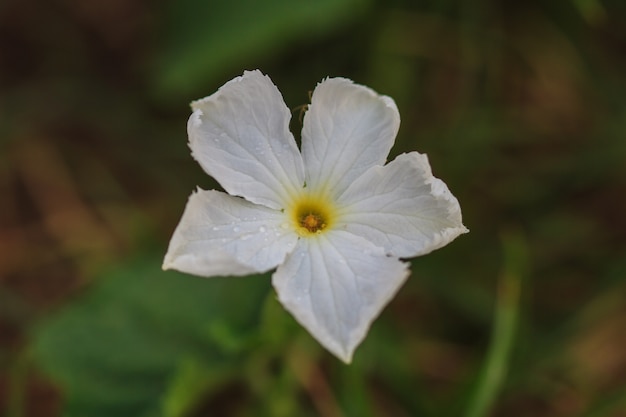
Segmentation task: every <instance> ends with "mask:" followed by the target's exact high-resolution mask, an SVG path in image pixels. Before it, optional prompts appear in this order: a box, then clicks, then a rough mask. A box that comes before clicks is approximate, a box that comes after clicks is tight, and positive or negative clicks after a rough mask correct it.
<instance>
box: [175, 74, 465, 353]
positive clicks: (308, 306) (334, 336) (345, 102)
mask: <svg viewBox="0 0 626 417" xmlns="http://www.w3.org/2000/svg"><path fill="white" fill-rule="evenodd" d="M191 107H192V109H193V113H192V115H191V117H190V118H189V122H188V125H187V129H188V134H189V146H190V148H191V150H192V155H193V157H194V158H195V159H196V160H197V161H198V162H199V163H200V165H201V166H202V168H203V169H204V170H205V171H206V172H207V173H208V174H209V175H210V176H212V177H213V178H215V179H216V180H217V181H218V182H219V183H220V185H221V186H222V187H223V188H224V190H225V191H226V192H225V193H224V192H221V191H216V190H208V191H204V190H200V189H198V190H197V191H196V192H195V193H193V194H192V195H191V197H190V198H189V201H188V203H187V207H186V208H185V211H184V214H183V216H182V219H181V220H180V223H179V225H178V226H177V228H176V230H175V232H174V235H173V236H172V240H171V242H170V245H169V249H168V251H167V254H166V255H165V260H164V263H163V268H164V269H170V268H171V269H176V270H179V271H182V272H187V273H190V274H195V275H200V276H205V277H211V276H223V275H247V274H251V273H260V272H266V271H270V270H272V269H274V268H276V271H275V272H274V274H273V276H272V284H273V286H274V288H275V290H276V292H277V294H278V299H279V300H280V302H281V303H282V305H283V306H284V307H285V308H286V309H287V310H288V311H289V312H291V314H293V316H294V317H295V318H296V320H297V321H298V322H299V323H300V324H302V325H303V326H304V327H305V328H306V329H307V330H308V331H309V332H310V333H311V334H312V335H313V337H315V338H316V339H317V340H318V341H319V342H320V343H321V344H322V345H323V346H324V347H326V348H327V349H328V350H329V351H330V352H332V353H333V354H335V355H336V356H337V357H339V358H340V359H342V360H343V361H345V362H350V361H351V359H352V354H353V352H354V350H355V348H356V347H357V345H358V344H359V343H361V341H362V340H363V339H364V338H365V335H366V334H367V331H368V329H369V326H370V324H371V323H372V321H373V320H374V319H375V318H376V316H378V314H379V313H380V312H381V310H382V309H383V307H384V306H385V305H386V304H387V303H388V302H389V300H390V299H391V298H392V297H393V295H394V294H395V293H396V291H398V289H399V288H400V286H401V285H402V284H403V282H404V281H405V279H406V278H407V276H408V275H409V270H408V264H407V263H405V262H402V261H401V260H400V258H409V257H414V256H418V255H423V254H426V253H428V252H431V251H432V250H434V249H437V248H440V247H442V246H444V245H446V244H448V243H449V242H451V241H452V240H453V239H455V238H456V237H457V236H458V235H460V234H462V233H465V232H467V229H466V228H465V227H464V226H463V224H462V221H461V210H460V207H459V203H458V201H457V200H456V198H455V197H454V196H453V195H452V194H451V193H450V191H448V188H447V187H446V185H445V184H444V183H443V182H442V181H440V180H439V179H437V178H435V177H433V176H432V174H431V170H430V166H429V163H428V159H427V158H426V155H422V154H419V153H417V152H410V153H408V154H402V155H400V156H398V157H397V158H396V159H395V160H394V161H392V162H390V163H388V164H385V161H386V157H387V155H388V153H389V150H390V149H391V147H392V145H393V143H394V140H395V136H396V133H397V131H398V127H399V125H400V116H399V114H398V109H397V107H396V105H395V103H394V101H393V100H392V99H391V98H389V97H386V96H380V95H378V94H376V93H375V92H374V91H372V90H371V89H369V88H367V87H364V86H360V85H356V84H353V83H352V81H350V80H348V79H345V78H328V79H325V80H323V81H322V82H320V83H319V84H318V85H317V87H316V88H315V91H314V92H313V95H312V98H311V104H310V106H309V108H308V111H307V112H306V114H305V116H304V121H303V129H302V144H301V148H302V149H301V151H300V150H299V149H298V146H297V144H296V141H295V140H294V137H293V135H292V134H291V132H290V131H289V121H290V119H291V113H290V111H289V109H288V108H287V106H286V105H285V103H284V102H283V99H282V96H281V94H280V92H279V91H278V89H277V88H276V86H275V85H274V84H273V83H272V81H271V80H270V78H269V77H267V76H265V75H263V74H262V73H261V72H260V71H258V70H257V71H246V72H245V73H244V74H243V76H240V77H237V78H235V79H233V80H231V81H229V82H227V83H226V84H225V85H224V86H222V87H221V88H220V89H219V90H218V91H217V92H216V93H215V94H213V95H211V96H209V97H206V98H204V99H201V100H198V101H195V102H193V103H192V104H191Z"/></svg>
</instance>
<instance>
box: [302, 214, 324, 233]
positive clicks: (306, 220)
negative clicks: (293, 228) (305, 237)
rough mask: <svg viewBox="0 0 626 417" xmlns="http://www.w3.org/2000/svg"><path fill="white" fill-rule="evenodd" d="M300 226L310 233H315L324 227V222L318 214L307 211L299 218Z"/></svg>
mask: <svg viewBox="0 0 626 417" xmlns="http://www.w3.org/2000/svg"><path fill="white" fill-rule="evenodd" d="M300 226H302V227H304V228H305V229H306V230H308V231H309V232H311V233H316V232H318V231H321V230H323V229H324V228H325V227H326V223H325V222H324V219H323V218H322V216H320V215H319V214H316V213H309V214H307V215H305V216H304V217H302V218H301V219H300Z"/></svg>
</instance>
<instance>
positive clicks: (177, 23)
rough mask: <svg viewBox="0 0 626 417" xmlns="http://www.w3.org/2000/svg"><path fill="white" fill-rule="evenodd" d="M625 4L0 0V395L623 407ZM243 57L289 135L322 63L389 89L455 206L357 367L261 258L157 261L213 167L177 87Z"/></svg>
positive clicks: (216, 408) (406, 133) (499, 408)
mask: <svg viewBox="0 0 626 417" xmlns="http://www.w3.org/2000/svg"><path fill="white" fill-rule="evenodd" d="M624 19H626V4H625V3H624V2H623V1H621V0H572V1H560V2H555V1H550V0H531V1H525V2H521V1H520V2H498V1H495V0H482V1H478V2H463V1H459V0H421V1H408V0H407V1H403V0H393V1H389V2H383V1H374V0H372V1H369V0H339V1H331V0H322V1H316V2H311V1H304V0H302V1H293V0H292V1H283V0H268V1H266V2H254V1H244V0H237V1H230V2H219V1H199V0H184V1H179V2H175V1H169V2H161V3H150V2H146V1H140V0H137V1H126V0H108V1H90V2H81V1H75V0H25V1H19V2H18V1H16V0H9V1H5V2H2V3H0V190H1V192H2V194H1V195H2V203H1V204H0V254H2V255H0V414H3V415H7V416H9V417H20V416H61V415H63V416H78V415H89V416H98V415H116V416H124V415H136V416H142V415H143V416H159V415H161V416H166V417H170V416H181V417H182V416H189V417H192V416H205V415H225V416H246V415H255V416H278V417H280V416H294V415H298V416H314V415H320V416H324V417H327V416H330V417H341V416H346V417H348V416H364V417H374V416H388V415H392V416H399V417H402V416H415V415H419V416H444V417H445V416H451V417H452V416H455V417H456V416H459V415H468V416H479V415H484V416H487V415H490V416H507V417H510V416H528V415H533V416H540V417H541V416H546V417H547V416H550V417H564V416H581V417H583V416H584V417H616V416H624V415H626V350H625V349H624V346H626V326H625V325H624V317H626V302H625V301H624V300H626V220H625V217H624V213H625V212H626V164H625V161H626V53H625V51H626V30H625V28H624V24H623V22H624ZM254 68H260V69H261V70H263V71H264V72H265V73H267V74H269V75H270V76H271V77H272V79H273V80H274V82H275V83H276V84H277V85H278V87H279V89H280V90H281V92H282V93H283V95H284V98H285V100H286V102H287V104H288V105H289V106H290V107H291V108H292V109H294V113H293V114H294V117H293V121H292V128H293V130H294V132H296V134H297V132H298V131H299V129H300V127H301V122H300V121H299V117H298V116H299V108H300V106H301V105H302V104H305V103H306V102H307V101H308V95H307V93H308V92H309V91H311V90H312V89H313V88H314V86H315V84H316V83H317V82H318V81H319V80H321V79H322V78H324V77H326V76H345V77H349V78H352V79H354V80H355V81H356V82H358V83H361V84H365V85H368V86H370V87H372V88H374V89H375V90H377V91H379V92H380V93H384V94H387V95H390V96H392V97H393V98H394V99H395V100H396V102H397V104H398V107H399V109H400V113H401V116H402V125H401V128H400V133H399V136H398V139H397V142H396V146H395V147H394V149H393V150H392V157H393V156H395V155H397V154H399V153H401V152H404V151H409V150H418V151H420V152H426V153H428V155H429V158H430V161H431V164H432V166H433V170H434V172H435V174H436V175H437V176H438V177H440V178H442V179H444V180H445V182H446V183H447V184H448V185H449V187H450V188H451V190H452V191H453V193H454V194H455V195H456V196H457V197H458V198H459V200H460V202H461V207H462V209H463V213H464V222H465V224H466V225H467V226H468V227H469V228H470V230H471V233H470V234H468V235H464V236H462V237H461V238H460V239H459V240H458V241H455V242H454V243H453V244H451V245H450V246H448V247H446V248H444V249H441V250H439V251H437V252H435V253H433V254H430V255H428V256H425V257H422V258H417V259H414V260H412V271H413V277H412V278H411V279H410V280H409V282H407V284H406V285H405V286H404V288H403V289H402V290H401V291H400V292H399V294H398V295H397V297H396V298H395V299H394V300H393V301H392V303H391V304H390V305H389V306H388V308H387V309H386V310H385V311H384V313H383V314H382V316H381V317H380V319H379V320H377V321H376V322H375V323H374V325H373V327H372V329H371V332H370V334H369V336H368V338H367V339H366V341H365V342H364V343H363V345H362V346H361V347H360V348H359V349H358V350H357V352H356V355H355V360H354V363H353V364H352V365H350V366H344V365H343V364H341V363H339V362H338V361H337V360H336V359H334V358H333V357H332V356H330V355H329V354H328V353H327V352H325V351H324V350H323V349H321V348H320V347H319V345H318V344H317V343H315V342H314V341H313V340H312V339H311V338H310V336H309V335H308V334H307V333H306V332H305V331H304V330H303V329H301V328H300V326H298V325H297V324H296V323H295V322H294V321H293V319H292V318H291V317H290V316H289V315H288V314H287V313H285V312H284V311H283V309H282V308H281V307H280V305H279V304H278V303H277V302H276V300H275V299H274V294H273V292H272V290H271V289H270V284H269V276H267V275H264V276H257V277H250V278H236V279H225V278H218V279H212V280H205V279H200V278H194V277H188V276H182V275H180V274H177V273H173V272H167V273H164V272H162V271H160V270H159V267H160V264H161V260H162V255H163V254H164V252H165V249H166V246H167V242H168V240H169V237H170V235H171V232H172V230H173V228H174V226H175V224H176V222H177V221H178V219H179V217H180V215H181V213H182V210H183V207H184V204H185V202H186V199H187V197H188V195H189V193H190V192H191V190H193V189H194V188H195V186H196V185H200V186H201V187H202V188H211V187H217V184H215V183H214V182H213V181H212V180H211V179H210V178H208V177H207V176H206V175H205V174H204V173H203V172H202V171H201V169H200V168H199V167H198V166H197V164H196V163H195V162H194V161H193V159H192V158H191V157H190V156H189V151H188V148H187V147H186V143H185V142H186V133H185V122H186V118H187V117H188V114H189V109H188V102H189V101H191V100H193V99H197V98H200V97H203V96H206V95H208V94H211V93H212V92H213V91H215V90H216V89H217V88H218V87H219V86H220V85H221V84H222V83H223V82H225V81H226V80H229V79H231V78H233V77H234V76H236V75H239V74H241V73H242V71H243V70H244V69H254ZM517 285H520V287H519V293H518V292H516V288H517V287H516V286H517ZM503 288H504V290H502V289H503ZM511 288H513V289H515V291H513V294H516V295H517V297H513V298H511V296H510V294H511V293H512V292H511V291H512V290H511Z"/></svg>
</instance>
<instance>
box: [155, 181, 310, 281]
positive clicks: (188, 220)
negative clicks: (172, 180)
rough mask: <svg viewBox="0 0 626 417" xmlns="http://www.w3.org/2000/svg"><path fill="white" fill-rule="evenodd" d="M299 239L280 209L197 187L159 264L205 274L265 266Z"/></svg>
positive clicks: (243, 272) (282, 256)
mask: <svg viewBox="0 0 626 417" xmlns="http://www.w3.org/2000/svg"><path fill="white" fill-rule="evenodd" d="M297 239H298V238H297V235H296V234H295V232H293V231H292V230H290V229H289V228H288V227H287V222H286V220H285V215H284V214H283V213H281V212H280V211H277V210H272V209H268V208H266V207H264V206H260V205H256V204H253V203H250V202H248V201H246V200H244V199H242V198H239V197H232V196H230V195H228V194H226V193H222V192H219V191H214V190H210V191H204V190H198V191H197V192H195V193H193V194H192V195H191V196H190V197H189V202H188V203H187V207H186V208H185V212H184V213H183V217H182V219H181V220H180V223H179V224H178V226H177V228H176V230H175V231H174V235H173V236H172V240H171V241H170V245H169V248H168V251H167V254H166V255H165V260H164V261H163V269H176V270H178V271H181V272H187V273H189V274H194V275H200V276H205V277H211V276H217V275H247V274H251V273H255V272H265V271H269V270H270V269H273V268H275V267H276V266H277V265H278V264H280V263H282V262H283V261H284V259H285V257H286V255H287V253H289V252H290V251H292V250H293V248H294V247H295V245H296V242H297Z"/></svg>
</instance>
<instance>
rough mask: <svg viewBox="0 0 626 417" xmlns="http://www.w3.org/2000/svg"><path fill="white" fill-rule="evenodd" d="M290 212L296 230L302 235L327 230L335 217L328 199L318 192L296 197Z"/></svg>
mask: <svg viewBox="0 0 626 417" xmlns="http://www.w3.org/2000/svg"><path fill="white" fill-rule="evenodd" d="M290 214H291V218H292V221H293V223H294V225H295V228H296V231H297V232H298V234H299V235H300V236H303V237H306V236H311V235H316V234H320V233H322V232H323V231H325V230H328V228H329V227H330V226H332V224H333V223H334V220H335V217H336V216H335V207H334V205H333V204H332V202H331V201H330V199H328V198H327V197H325V196H323V195H319V194H304V195H302V196H300V197H298V198H296V199H295V202H294V205H293V207H292V209H291V212H290Z"/></svg>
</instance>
